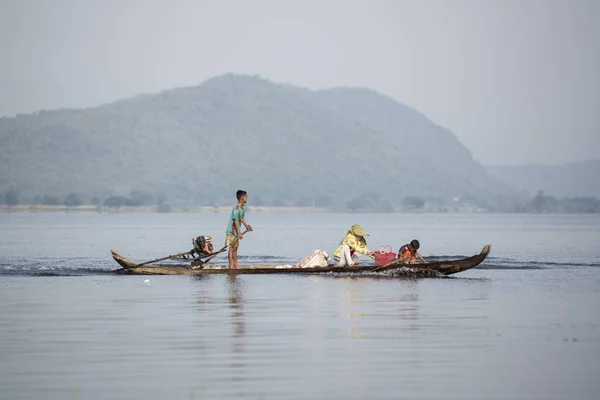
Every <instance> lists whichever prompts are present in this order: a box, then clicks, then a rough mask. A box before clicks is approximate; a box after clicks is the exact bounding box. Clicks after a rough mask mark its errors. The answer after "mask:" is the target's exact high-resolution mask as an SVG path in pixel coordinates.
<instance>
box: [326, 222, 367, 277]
mask: <svg viewBox="0 0 600 400" xmlns="http://www.w3.org/2000/svg"><path fill="white" fill-rule="evenodd" d="M365 236H369V234H368V233H367V232H365V231H364V229H363V228H362V227H361V226H360V225H352V227H351V228H350V230H349V231H348V233H346V237H345V238H344V240H342V241H341V242H340V245H339V246H338V248H337V249H336V250H335V251H334V252H333V259H334V260H335V261H337V264H336V266H338V267H347V266H348V267H349V266H352V265H354V263H355V262H356V261H357V260H358V257H359V254H364V255H365V256H369V257H371V258H375V253H373V252H372V251H371V250H369V249H368V248H367V241H366V240H365ZM357 253H358V254H357Z"/></svg>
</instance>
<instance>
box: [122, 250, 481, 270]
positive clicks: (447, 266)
mask: <svg viewBox="0 0 600 400" xmlns="http://www.w3.org/2000/svg"><path fill="white" fill-rule="evenodd" d="M491 248H492V246H491V245H489V244H488V245H486V246H484V247H483V249H482V250H481V253H479V254H477V255H474V256H472V257H468V258H463V259H461V260H448V261H435V262H430V263H427V264H403V263H401V262H399V261H395V262H392V263H389V264H387V265H382V266H375V265H367V266H365V265H355V266H352V267H336V266H335V265H328V266H327V267H317V268H290V267H289V266H277V265H243V266H241V267H240V268H238V269H229V267H228V266H225V265H214V264H207V265H206V266H204V268H202V269H194V268H192V267H191V265H190V264H144V265H143V266H139V267H138V266H137V265H139V264H140V263H136V262H134V261H131V260H130V259H128V258H127V257H125V256H122V255H121V254H119V252H117V251H116V250H111V253H112V257H113V259H114V260H115V261H116V262H117V263H118V264H119V265H120V266H121V267H123V268H121V269H118V270H116V271H115V272H116V273H119V274H134V275H206V274H324V273H343V274H371V273H386V274H389V273H395V272H398V273H399V274H402V275H411V274H412V275H422V276H436V275H440V274H441V275H451V274H456V273H458V272H462V271H466V270H468V269H471V268H473V267H476V266H477V265H479V264H481V263H482V262H483V260H485V258H486V257H487V256H488V254H489V253H490V250H491Z"/></svg>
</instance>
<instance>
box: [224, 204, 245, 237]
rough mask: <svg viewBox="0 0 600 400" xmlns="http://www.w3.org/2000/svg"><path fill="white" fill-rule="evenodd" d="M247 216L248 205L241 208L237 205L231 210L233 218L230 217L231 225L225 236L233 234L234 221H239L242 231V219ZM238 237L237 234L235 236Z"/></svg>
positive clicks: (228, 225)
mask: <svg viewBox="0 0 600 400" xmlns="http://www.w3.org/2000/svg"><path fill="white" fill-rule="evenodd" d="M245 216H246V205H245V204H244V205H243V206H241V207H239V206H238V205H237V204H236V205H235V206H233V208H232V209H231V216H230V217H229V224H227V230H226V231H225V234H227V235H231V234H232V232H233V221H237V222H238V225H239V227H240V229H242V221H241V220H242V218H244V217H245ZM234 236H235V237H237V234H236V235H234Z"/></svg>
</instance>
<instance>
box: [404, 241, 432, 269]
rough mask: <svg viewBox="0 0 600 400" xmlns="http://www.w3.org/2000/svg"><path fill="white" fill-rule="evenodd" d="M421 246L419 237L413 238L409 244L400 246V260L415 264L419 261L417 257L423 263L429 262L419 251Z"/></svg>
mask: <svg viewBox="0 0 600 400" xmlns="http://www.w3.org/2000/svg"><path fill="white" fill-rule="evenodd" d="M419 247H420V244H419V241H418V240H417V239H414V240H412V241H411V242H410V243H409V244H405V245H404V246H402V247H400V249H399V250H398V260H400V261H402V262H403V263H404V264H415V263H416V262H417V257H419V259H420V260H421V261H423V263H425V264H427V261H425V259H424V258H423V257H422V256H421V254H420V253H419V252H418V251H417V250H418V249H419Z"/></svg>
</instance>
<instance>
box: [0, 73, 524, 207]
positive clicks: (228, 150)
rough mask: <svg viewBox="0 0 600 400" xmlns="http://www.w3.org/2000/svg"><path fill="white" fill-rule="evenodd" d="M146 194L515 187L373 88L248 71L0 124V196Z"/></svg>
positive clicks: (187, 198)
mask: <svg viewBox="0 0 600 400" xmlns="http://www.w3.org/2000/svg"><path fill="white" fill-rule="evenodd" d="M10 187H12V188H15V189H16V190H18V191H19V193H20V194H21V198H33V196H35V195H38V196H43V195H46V194H59V195H62V196H64V195H66V194H67V193H70V192H76V193H78V194H80V195H81V196H82V197H84V198H91V196H100V197H106V196H108V195H125V196H126V195H128V194H129V193H130V192H131V191H134V190H135V191H138V192H140V191H141V192H146V193H149V194H151V195H152V196H154V198H155V199H157V198H159V197H161V198H164V199H166V200H168V201H172V202H179V203H188V204H229V203H231V202H232V201H233V200H234V194H235V191H236V190H237V189H238V188H245V189H246V190H248V191H249V192H250V193H251V194H252V199H253V201H254V203H255V204H256V203H261V204H265V205H268V204H275V205H281V204H287V205H316V206H348V205H349V204H350V208H365V209H373V208H376V207H392V206H394V205H397V204H400V203H401V202H403V201H406V198H407V197H408V198H413V197H419V198H421V199H423V200H425V201H426V202H432V203H435V204H447V203H449V202H450V203H451V202H456V201H457V199H461V200H459V201H465V202H467V203H473V204H479V205H484V206H485V205H486V204H491V203H498V202H499V201H500V202H501V201H504V200H499V199H500V198H505V196H512V195H515V194H516V191H515V190H514V189H512V188H511V187H509V186H508V185H507V184H505V183H504V182H502V181H501V180H499V179H497V178H495V177H493V176H491V175H490V174H489V173H488V172H487V170H486V169H485V168H484V167H483V166H482V165H481V164H480V163H478V162H476V161H474V160H473V157H472V156H471V154H470V153H469V151H468V150H467V149H466V148H465V147H464V146H462V145H461V144H460V143H459V142H458V140H457V139H456V137H455V136H454V134H453V133H452V132H450V131H449V130H448V129H445V128H443V127H440V126H438V125H436V124H434V123H433V122H432V121H430V120H429V119H427V118H426V117H425V116H423V115H422V114H420V113H418V112H417V111H415V110H413V109H410V108H408V107H406V106H404V105H402V104H399V103H398V102H396V101H394V100H393V99H391V98H389V97H386V96H383V95H381V94H378V93H376V92H374V91H371V90H367V89H361V88H339V89H330V90H322V91H309V90H305V89H301V88H297V87H294V86H290V85H283V84H276V83H272V82H270V81H267V80H264V79H260V78H257V77H251V76H246V75H232V74H229V75H223V76H218V77H215V78H212V79H210V80H208V81H205V82H204V83H202V84H200V85H198V86H195V87H188V88H180V89H174V90H168V91H164V92H161V93H158V94H150V95H142V96H138V97H135V98H131V99H125V100H120V101H116V102H114V103H111V104H107V105H104V106H100V107H97V108H91V109H82V110H57V111H43V112H39V113H35V114H32V115H19V116H17V117H15V118H2V119H0V192H2V191H6V190H8V188H10Z"/></svg>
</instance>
